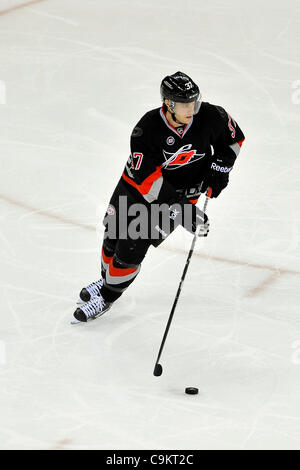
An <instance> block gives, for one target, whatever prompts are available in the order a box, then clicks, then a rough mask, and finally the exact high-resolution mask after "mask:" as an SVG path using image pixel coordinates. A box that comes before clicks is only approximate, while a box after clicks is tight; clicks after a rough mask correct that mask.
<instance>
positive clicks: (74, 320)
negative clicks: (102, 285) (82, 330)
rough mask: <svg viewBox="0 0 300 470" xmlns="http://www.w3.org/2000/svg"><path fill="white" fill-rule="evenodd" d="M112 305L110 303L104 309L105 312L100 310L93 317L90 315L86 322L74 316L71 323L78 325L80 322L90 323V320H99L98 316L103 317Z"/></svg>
mask: <svg viewBox="0 0 300 470" xmlns="http://www.w3.org/2000/svg"><path fill="white" fill-rule="evenodd" d="M83 303H85V302H83ZM111 307H112V305H108V306H107V308H105V309H104V310H103V312H100V313H98V314H97V315H94V316H93V317H89V318H88V319H87V321H86V322H85V321H80V320H77V319H76V318H75V317H73V318H72V321H71V322H70V323H71V325H77V324H78V323H88V322H90V321H93V320H97V318H100V317H102V315H104V314H105V313H107V312H108V310H109V309H110V308H111Z"/></svg>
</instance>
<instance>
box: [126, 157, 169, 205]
mask: <svg viewBox="0 0 300 470" xmlns="http://www.w3.org/2000/svg"><path fill="white" fill-rule="evenodd" d="M161 168H162V165H159V166H157V167H156V169H155V171H154V172H153V173H151V175H149V176H147V178H145V179H144V181H143V182H142V183H140V184H137V183H136V182H135V181H133V180H132V179H131V178H129V177H128V176H127V175H126V174H125V172H124V173H123V175H122V176H123V178H124V180H125V181H126V182H127V183H129V184H130V185H131V186H133V187H134V188H135V189H137V190H138V191H139V192H140V193H141V195H142V196H143V197H144V198H145V199H146V201H147V202H153V201H155V199H157V198H158V195H159V192H160V190H161V187H162V184H163V176H162V173H161Z"/></svg>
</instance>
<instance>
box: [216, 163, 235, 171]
mask: <svg viewBox="0 0 300 470" xmlns="http://www.w3.org/2000/svg"><path fill="white" fill-rule="evenodd" d="M211 168H212V169H213V170H215V171H220V172H221V173H229V172H230V171H231V170H232V167H231V168H228V166H220V165H217V164H216V163H212V164H211Z"/></svg>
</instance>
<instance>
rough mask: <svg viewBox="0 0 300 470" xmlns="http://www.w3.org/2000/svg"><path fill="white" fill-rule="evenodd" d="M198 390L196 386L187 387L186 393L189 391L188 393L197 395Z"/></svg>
mask: <svg viewBox="0 0 300 470" xmlns="http://www.w3.org/2000/svg"><path fill="white" fill-rule="evenodd" d="M198 392H199V390H198V388H196V387H187V388H186V389H185V393H187V394H188V395H197V394H198Z"/></svg>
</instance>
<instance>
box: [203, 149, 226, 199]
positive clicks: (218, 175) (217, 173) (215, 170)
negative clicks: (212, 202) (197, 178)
mask: <svg viewBox="0 0 300 470" xmlns="http://www.w3.org/2000/svg"><path fill="white" fill-rule="evenodd" d="M231 170H232V166H230V167H228V166H227V165H226V163H225V161H224V160H223V159H222V158H221V157H220V158H219V157H216V158H215V159H214V160H213V162H212V164H211V167H210V169H209V171H208V173H207V175H206V176H205V178H204V181H203V185H202V189H201V191H202V192H205V191H206V190H207V188H208V187H211V188H212V194H211V197H218V196H219V194H220V193H221V191H223V189H225V188H226V186H227V185H228V182H229V172H230V171H231Z"/></svg>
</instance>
